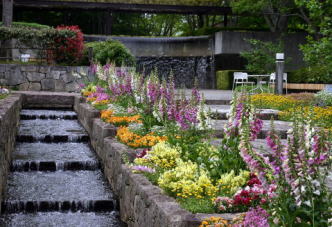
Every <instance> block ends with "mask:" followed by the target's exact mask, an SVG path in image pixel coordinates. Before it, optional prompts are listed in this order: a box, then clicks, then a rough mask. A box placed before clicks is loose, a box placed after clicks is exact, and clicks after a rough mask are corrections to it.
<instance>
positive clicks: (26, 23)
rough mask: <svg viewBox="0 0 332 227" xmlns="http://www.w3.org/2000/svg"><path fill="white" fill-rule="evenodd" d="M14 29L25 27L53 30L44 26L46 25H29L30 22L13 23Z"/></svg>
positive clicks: (0, 23) (0, 24)
mask: <svg viewBox="0 0 332 227" xmlns="http://www.w3.org/2000/svg"><path fill="white" fill-rule="evenodd" d="M0 26H2V22H0ZM12 26H13V27H17V28H20V27H25V28H37V29H40V28H51V27H50V26H48V25H44V24H37V23H28V22H13V25H12Z"/></svg>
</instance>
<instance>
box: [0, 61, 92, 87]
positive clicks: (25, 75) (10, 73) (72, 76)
mask: <svg viewBox="0 0 332 227" xmlns="http://www.w3.org/2000/svg"><path fill="white" fill-rule="evenodd" d="M88 69H89V67H87V66H47V65H16V64H0V85H5V86H9V87H11V88H17V89H18V90H22V91H67V92H77V91H79V89H80V87H79V84H80V83H82V82H83V81H82V79H81V78H80V76H82V75H83V74H86V75H87V74H88Z"/></svg>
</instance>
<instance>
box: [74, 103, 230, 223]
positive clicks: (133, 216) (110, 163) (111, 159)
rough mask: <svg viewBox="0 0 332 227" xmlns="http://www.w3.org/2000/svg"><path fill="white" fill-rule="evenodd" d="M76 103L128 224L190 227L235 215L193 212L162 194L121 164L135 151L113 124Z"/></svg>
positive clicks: (88, 106)
mask: <svg viewBox="0 0 332 227" xmlns="http://www.w3.org/2000/svg"><path fill="white" fill-rule="evenodd" d="M78 106H79V107H78V109H77V114H78V116H79V119H81V121H82V119H83V120H84V121H85V122H91V125H89V124H85V127H86V130H87V131H89V134H90V138H91V145H92V146H93V148H94V150H95V151H96V152H97V155H98V157H99V158H100V159H101V161H102V166H103V169H104V174H105V177H106V178H107V180H108V182H109V183H110V185H111V187H112V190H113V192H114V195H115V196H116V197H117V198H118V200H119V202H120V216H121V220H122V221H124V222H126V223H127V224H128V226H133V227H141V226H149V227H150V226H151V227H154V226H155V227H160V226H173V227H191V226H198V225H199V224H200V223H201V221H202V220H203V219H204V218H207V217H211V216H218V217H222V218H225V219H228V220H231V219H232V218H233V217H234V214H193V213H191V212H188V211H186V210H184V209H182V208H181V207H180V205H179V204H178V203H177V202H176V200H175V199H174V198H171V197H169V196H167V195H165V194H164V193H163V191H162V190H161V189H160V188H159V187H158V186H155V185H153V184H152V183H151V182H150V181H149V180H148V179H147V178H146V177H145V176H143V175H142V174H135V173H132V171H131V169H130V168H129V167H128V166H127V165H125V164H124V161H123V156H124V155H125V156H127V157H128V158H129V160H133V159H134V157H135V151H134V150H133V149H131V148H129V147H128V146H126V145H124V144H122V143H119V142H118V141H117V140H116V139H115V138H114V137H115V135H116V134H115V133H116V131H115V130H116V128H115V127H114V126H112V125H109V124H107V123H105V122H103V121H101V120H100V119H99V118H94V116H95V117H96V116H97V117H99V113H98V114H92V113H94V112H95V111H96V110H94V109H93V108H92V107H91V106H90V105H88V104H86V103H80V105H78Z"/></svg>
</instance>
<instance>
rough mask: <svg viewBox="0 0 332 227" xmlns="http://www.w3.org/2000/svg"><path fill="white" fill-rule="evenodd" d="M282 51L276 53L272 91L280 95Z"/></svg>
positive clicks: (283, 64) (283, 65) (281, 90)
mask: <svg viewBox="0 0 332 227" xmlns="http://www.w3.org/2000/svg"><path fill="white" fill-rule="evenodd" d="M284 59H285V55H284V53H277V54H276V78H275V85H274V93H275V94H278V95H281V94H282V93H283V75H284V69H285V61H284Z"/></svg>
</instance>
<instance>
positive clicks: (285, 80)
mask: <svg viewBox="0 0 332 227" xmlns="http://www.w3.org/2000/svg"><path fill="white" fill-rule="evenodd" d="M282 81H283V82H284V83H285V84H286V94H287V93H288V89H287V73H284V74H283V75H282ZM275 82H276V74H275V73H271V75H270V82H269V85H270V84H275Z"/></svg>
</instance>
